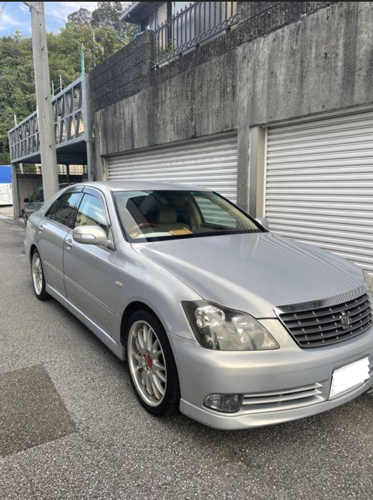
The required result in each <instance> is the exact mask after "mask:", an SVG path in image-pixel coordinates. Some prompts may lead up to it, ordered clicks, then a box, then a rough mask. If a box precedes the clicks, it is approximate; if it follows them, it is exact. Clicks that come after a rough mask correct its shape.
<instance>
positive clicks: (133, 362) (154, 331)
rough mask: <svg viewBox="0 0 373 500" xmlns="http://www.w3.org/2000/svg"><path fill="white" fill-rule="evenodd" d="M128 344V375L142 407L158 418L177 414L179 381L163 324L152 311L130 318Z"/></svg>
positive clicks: (127, 335) (140, 312) (138, 312)
mask: <svg viewBox="0 0 373 500" xmlns="http://www.w3.org/2000/svg"><path fill="white" fill-rule="evenodd" d="M149 338H150V341H149ZM124 340H125V346H126V359H127V371H128V374H129V377H130V380H131V385H132V388H133V390H134V392H135V395H136V397H137V399H138V400H139V402H140V404H141V405H142V406H143V408H145V410H146V411H148V412H149V413H150V414H152V415H154V416H156V417H163V416H168V415H172V414H174V413H175V412H177V411H178V409H179V405H180V386H179V377H178V374H177V368H176V364H175V359H174V356H173V353H172V349H171V346H170V342H169V340H168V337H167V334H166V332H165V330H164V328H163V326H162V324H161V322H160V321H159V320H158V318H157V317H156V316H155V315H154V314H152V313H151V312H150V311H147V310H139V311H137V312H135V313H134V314H133V315H132V316H131V317H130V319H129V321H128V324H127V326H126V331H125V336H124ZM150 346H151V348H149V347H150ZM159 353H160V354H159ZM149 358H150V359H149ZM162 367H164V368H165V369H163V368H162ZM149 387H150V391H149ZM162 389H163V393H162Z"/></svg>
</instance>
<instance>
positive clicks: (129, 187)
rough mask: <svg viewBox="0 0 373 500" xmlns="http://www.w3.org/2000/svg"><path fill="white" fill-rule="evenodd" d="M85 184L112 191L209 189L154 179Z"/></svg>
mask: <svg viewBox="0 0 373 500" xmlns="http://www.w3.org/2000/svg"><path fill="white" fill-rule="evenodd" d="M83 185H85V186H92V187H100V186H102V187H105V188H107V189H110V190H111V191H149V190H154V191H208V189H206V188H204V187H201V186H193V185H187V184H172V183H167V182H153V181H105V182H103V181H102V182H101V181H97V182H84V183H83Z"/></svg>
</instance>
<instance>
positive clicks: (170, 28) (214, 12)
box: [154, 2, 238, 67]
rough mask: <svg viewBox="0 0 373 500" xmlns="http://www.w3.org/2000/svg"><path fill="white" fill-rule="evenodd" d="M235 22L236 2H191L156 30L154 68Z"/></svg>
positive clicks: (196, 45)
mask: <svg viewBox="0 0 373 500" xmlns="http://www.w3.org/2000/svg"><path fill="white" fill-rule="evenodd" d="M236 23H238V9H237V2H194V3H192V4H190V5H189V7H186V8H185V9H184V10H181V12H179V13H178V14H176V15H175V16H174V17H172V18H171V19H169V20H167V21H166V22H165V23H163V24H162V25H161V26H159V27H158V28H157V29H156V30H155V60H154V65H155V66H156V67H157V66H159V65H161V64H163V63H165V62H167V61H169V60H171V59H173V58H175V57H178V56H181V55H183V54H184V53H185V52H188V51H190V50H191V49H193V48H195V47H198V46H199V45H200V44H201V43H203V42H204V41H206V40H208V39H210V38H213V37H215V36H216V35H218V34H219V33H221V32H223V31H226V30H229V29H230V28H231V26H233V25H234V24H236Z"/></svg>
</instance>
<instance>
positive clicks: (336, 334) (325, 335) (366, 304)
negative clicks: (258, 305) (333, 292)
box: [276, 293, 373, 348]
mask: <svg viewBox="0 0 373 500" xmlns="http://www.w3.org/2000/svg"><path fill="white" fill-rule="evenodd" d="M321 304H322V302H320V303H319V305H320V307H313V308H310V309H306V308H304V306H305V304H303V305H302V304H296V305H294V306H287V308H288V309H291V311H290V310H289V311H286V307H283V308H281V307H280V308H276V313H277V315H278V317H279V318H280V320H281V322H282V323H283V324H284V326H285V327H286V329H287V330H288V332H289V333H290V335H291V336H292V337H293V339H294V340H295V341H296V342H297V344H298V345H299V346H300V347H303V348H309V347H322V346H327V345H330V344H335V343H337V342H343V341H344V340H348V339H350V338H352V337H355V336H356V335H359V334H361V333H363V332H364V331H365V330H367V329H368V328H370V327H371V326H372V324H373V318H372V307H371V304H370V300H369V296H368V294H366V293H364V294H363V295H360V296H358V297H356V298H353V299H351V300H345V301H341V302H339V303H335V302H334V300H331V301H330V304H329V305H327V306H322V305H321ZM316 305H317V304H316Z"/></svg>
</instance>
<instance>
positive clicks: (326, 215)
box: [265, 111, 373, 271]
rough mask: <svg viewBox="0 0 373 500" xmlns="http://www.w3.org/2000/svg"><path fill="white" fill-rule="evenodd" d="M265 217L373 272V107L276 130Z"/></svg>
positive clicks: (271, 133) (271, 137)
mask: <svg viewBox="0 0 373 500" xmlns="http://www.w3.org/2000/svg"><path fill="white" fill-rule="evenodd" d="M265 184H266V186H265V215H266V216H267V217H268V219H269V222H270V228H271V229H272V230H273V231H275V232H277V233H279V234H282V235H284V236H289V237H292V238H296V239H298V240H301V241H304V242H306V243H311V244H315V245H318V246H320V247H322V248H325V249H326V250H329V251H331V252H335V253H337V254H339V255H341V256H343V257H345V258H347V259H350V260H352V261H354V262H356V263H357V264H358V265H359V266H361V267H363V268H364V269H368V270H369V271H373V112H372V111H370V112H361V113H355V114H350V115H344V116H341V115H339V116H335V117H331V118H327V119H320V120H314V121H308V122H303V123H297V124H292V125H284V126H277V127H271V128H269V129H268V135H267V161H266V183H265Z"/></svg>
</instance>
